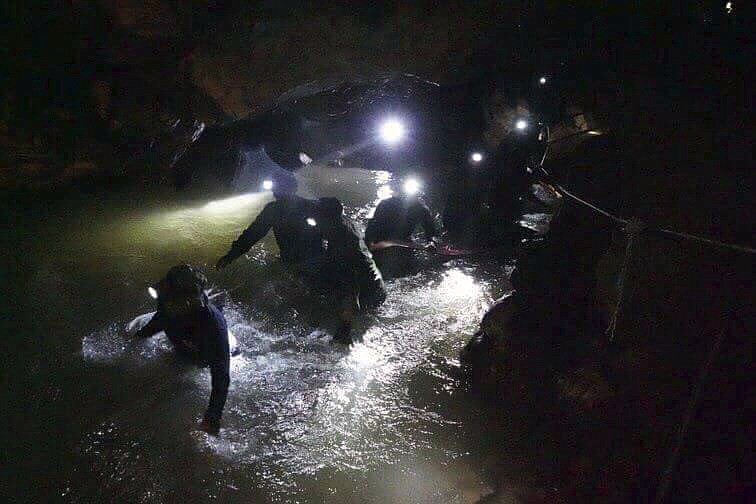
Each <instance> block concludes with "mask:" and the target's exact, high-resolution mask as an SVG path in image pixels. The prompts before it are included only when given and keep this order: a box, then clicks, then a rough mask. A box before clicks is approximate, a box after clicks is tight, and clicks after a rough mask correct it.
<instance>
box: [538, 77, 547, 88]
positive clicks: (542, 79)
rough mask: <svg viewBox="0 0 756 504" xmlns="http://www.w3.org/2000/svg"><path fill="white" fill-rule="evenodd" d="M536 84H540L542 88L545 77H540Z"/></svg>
mask: <svg viewBox="0 0 756 504" xmlns="http://www.w3.org/2000/svg"><path fill="white" fill-rule="evenodd" d="M538 82H539V83H540V84H541V85H542V86H543V85H544V84H546V76H543V77H541V78H540V79H538Z"/></svg>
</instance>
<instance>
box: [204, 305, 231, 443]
mask: <svg viewBox="0 0 756 504" xmlns="http://www.w3.org/2000/svg"><path fill="white" fill-rule="evenodd" d="M220 316H221V317H222V315H220ZM214 325H215V328H214V331H215V334H214V335H213V337H214V340H213V341H212V343H211V345H212V346H211V351H210V362H209V364H210V380H211V387H212V390H211V391H210V401H209V402H208V405H207V410H206V411H205V416H204V418H203V420H202V429H203V430H204V431H206V432H208V433H210V434H217V433H218V431H219V430H220V420H221V416H222V415H223V407H224V406H225V405H226V398H227V397H228V386H229V384H230V383H231V377H230V372H229V367H230V360H231V357H230V355H229V348H228V328H227V327H226V324H225V323H215V324H214Z"/></svg>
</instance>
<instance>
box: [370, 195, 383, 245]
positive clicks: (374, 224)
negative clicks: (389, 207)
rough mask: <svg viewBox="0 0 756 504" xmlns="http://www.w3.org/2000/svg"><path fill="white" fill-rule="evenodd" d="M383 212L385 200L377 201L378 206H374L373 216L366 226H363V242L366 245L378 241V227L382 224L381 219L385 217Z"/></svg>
mask: <svg viewBox="0 0 756 504" xmlns="http://www.w3.org/2000/svg"><path fill="white" fill-rule="evenodd" d="M385 213H386V200H384V201H381V202H380V203H378V206H377V207H375V212H373V218H372V219H370V220H369V221H368V223H367V226H365V243H367V244H368V245H370V244H371V243H376V242H378V241H380V240H379V239H378V238H379V237H378V228H379V227H380V226H382V225H383V221H384V220H385V218H386V217H385V216H384V214H385Z"/></svg>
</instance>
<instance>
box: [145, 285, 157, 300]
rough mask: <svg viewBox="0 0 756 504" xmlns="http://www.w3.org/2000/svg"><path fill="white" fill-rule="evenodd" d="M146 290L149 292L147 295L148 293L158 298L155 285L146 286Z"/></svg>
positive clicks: (153, 297)
mask: <svg viewBox="0 0 756 504" xmlns="http://www.w3.org/2000/svg"><path fill="white" fill-rule="evenodd" d="M147 292H148V293H149V295H150V297H151V298H152V299H157V298H158V291H157V289H155V287H152V286H150V287H147Z"/></svg>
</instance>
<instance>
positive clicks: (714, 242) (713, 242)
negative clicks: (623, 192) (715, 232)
mask: <svg viewBox="0 0 756 504" xmlns="http://www.w3.org/2000/svg"><path fill="white" fill-rule="evenodd" d="M554 187H556V188H557V189H559V190H560V191H562V192H563V193H564V194H565V195H566V196H568V197H569V198H571V199H573V200H575V201H577V202H578V203H580V204H581V205H583V206H586V207H588V208H590V209H591V210H593V211H595V212H597V213H600V214H601V215H603V216H604V217H606V218H608V219H610V220H612V221H614V222H616V223H618V224H623V225H627V224H629V223H630V222H631V221H632V220H633V219H622V218H620V217H617V216H616V215H613V214H611V213H609V212H607V211H606V210H604V209H603V208H600V207H598V206H596V205H594V204H592V203H589V202H588V201H586V200H584V199H582V198H580V197H578V196H577V195H575V194H573V193H572V192H570V191H568V190H567V189H565V188H564V186H562V185H560V184H554ZM647 230H648V231H649V232H653V233H658V234H662V235H668V236H676V237H678V238H683V239H687V240H691V241H695V242H698V243H704V244H707V245H711V246H714V247H719V248H725V249H729V250H735V251H737V252H744V253H746V254H756V249H755V248H753V247H748V246H746V245H738V244H736V243H726V242H722V241H718V240H713V239H711V238H706V237H704V236H698V235H694V234H690V233H684V232H682V231H674V230H672V229H665V228H648V229H647Z"/></svg>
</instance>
